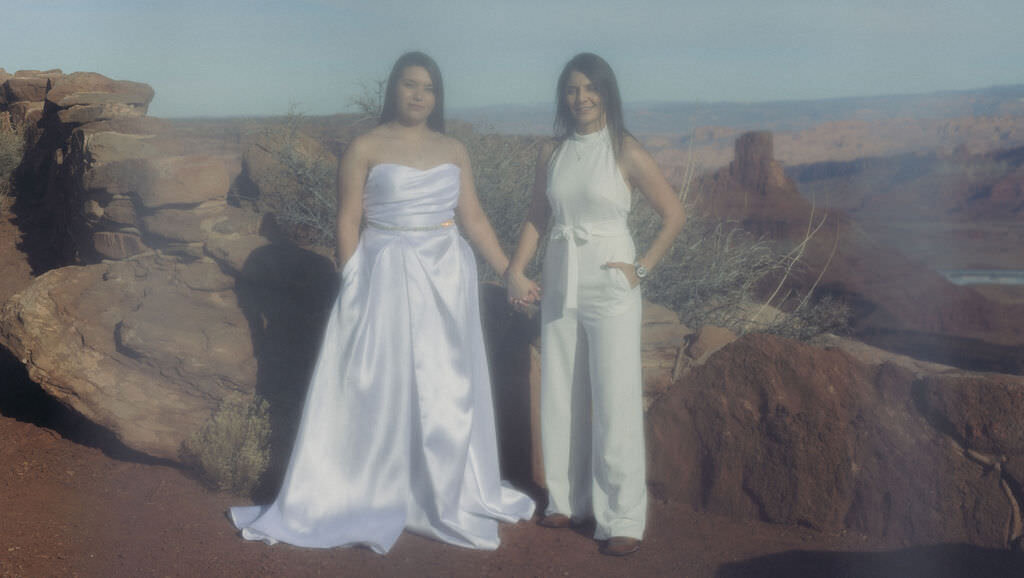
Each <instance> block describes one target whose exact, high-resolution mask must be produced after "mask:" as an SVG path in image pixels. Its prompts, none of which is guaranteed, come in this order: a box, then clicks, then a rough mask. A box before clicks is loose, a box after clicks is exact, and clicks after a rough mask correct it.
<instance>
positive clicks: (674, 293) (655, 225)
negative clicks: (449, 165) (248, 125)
mask: <svg viewBox="0 0 1024 578" xmlns="http://www.w3.org/2000/svg"><path fill="white" fill-rule="evenodd" d="M364 100H365V103H363V104H360V105H358V108H360V110H363V111H368V112H367V114H371V113H372V110H371V109H372V108H373V106H372V105H373V103H375V102H377V101H375V100H373V99H372V98H370V97H369V96H367V97H366V98H365V99H364ZM275 131H276V132H275V133H274V134H275V138H274V139H273V140H271V141H270V142H273V143H276V144H275V145H273V146H272V147H269V148H268V151H269V152H271V154H272V155H273V156H274V158H275V159H277V166H278V167H280V171H281V175H279V178H280V180H281V182H283V183H290V184H288V185H281V186H278V187H275V189H276V191H275V192H274V193H272V194H271V195H265V196H268V198H265V199H261V200H260V205H261V208H262V209H263V210H268V211H272V212H274V213H275V214H276V215H277V217H278V220H279V221H280V222H282V223H284V224H286V225H288V226H289V227H290V228H291V230H292V231H293V234H294V233H295V232H301V231H306V237H307V238H308V239H310V240H313V241H314V242H316V243H318V244H321V245H324V246H325V247H326V248H328V249H329V248H332V247H333V243H334V238H335V236H334V235H335V232H334V226H335V219H334V211H335V207H336V205H335V202H336V201H335V192H334V187H335V175H334V173H333V171H332V169H333V166H328V164H329V163H327V162H325V160H324V157H322V156H318V155H316V154H311V153H310V150H311V147H310V146H309V145H308V143H307V140H308V138H309V137H308V136H305V135H303V134H302V132H301V128H300V123H299V122H298V117H296V116H295V115H290V116H289V118H288V119H286V121H285V122H284V124H283V125H282V126H281V127H278V128H276V129H275ZM449 134H450V135H451V136H453V137H455V138H457V139H459V140H460V141H462V142H463V144H465V145H466V149H467V150H468V151H469V155H470V161H471V162H472V164H473V172H474V178H475V183H476V188H477V192H478V194H479V196H480V202H481V204H482V205H483V207H484V211H485V212H486V213H487V216H488V218H489V219H490V221H491V224H492V225H493V227H494V229H495V232H496V233H497V236H498V239H499V241H500V242H501V245H502V247H503V248H504V249H505V251H506V252H508V253H509V254H511V252H512V251H513V250H514V249H515V244H516V241H517V240H518V236H519V228H520V226H521V225H522V222H523V219H524V218H525V217H526V212H527V208H528V204H529V200H530V190H531V187H532V185H533V175H534V164H535V161H536V151H537V144H538V142H539V139H538V138H537V137H524V136H515V135H500V134H494V133H490V132H487V129H486V128H484V129H479V128H477V127H474V126H472V125H468V124H465V123H459V122H451V123H450V124H449ZM692 176H693V170H692V168H691V170H689V171H688V172H687V175H686V177H685V178H684V180H685V181H686V185H684V186H683V188H682V189H681V190H680V193H679V194H680V198H681V200H682V201H683V203H684V204H685V205H687V208H688V211H687V213H688V219H687V223H686V226H685V227H684V229H683V232H682V233H681V234H680V235H679V237H678V238H677V239H676V241H675V242H674V244H673V246H672V248H671V249H670V251H669V253H668V254H667V255H666V257H665V259H664V260H663V261H662V262H661V263H660V264H659V266H658V270H657V272H656V274H655V275H653V276H652V278H651V279H650V280H649V281H648V282H647V285H646V287H645V296H646V298H647V299H649V300H651V301H654V302H656V303H660V304H663V305H665V306H667V307H669V308H671V309H672V310H674V311H675V312H676V313H677V314H678V315H679V317H680V320H681V321H682V322H683V323H685V324H686V325H688V326H690V327H694V328H696V327H700V326H703V325H716V326H720V327H726V328H728V329H730V330H732V331H734V332H736V333H738V334H743V333H748V332H751V331H760V332H767V333H774V334H778V335H783V336H787V337H792V338H796V339H802V340H807V339H810V338H812V337H814V336H816V335H819V334H821V333H823V332H837V331H841V330H842V329H843V328H844V327H845V326H846V324H847V323H848V319H849V310H848V308H846V307H845V305H844V304H843V303H841V302H839V301H837V300H834V299H830V298H821V299H819V298H815V296H814V295H813V289H812V290H811V291H809V292H808V293H807V294H804V295H793V294H791V293H784V294H781V295H779V294H777V293H773V294H772V296H771V297H770V298H769V299H768V303H766V304H765V303H760V302H763V301H764V300H763V299H761V300H759V299H757V297H756V295H757V293H758V289H759V288H760V287H762V286H763V285H764V284H765V283H766V282H772V283H778V284H779V287H782V285H783V282H784V280H785V279H786V278H788V277H789V276H791V275H795V274H797V273H800V272H803V271H802V269H803V262H802V260H801V256H802V254H803V251H802V246H805V245H806V243H808V242H810V241H811V238H812V237H813V233H810V232H809V233H808V238H807V239H805V240H804V243H802V244H801V245H800V246H798V250H789V251H786V250H783V249H782V248H781V246H780V245H777V244H773V243H771V242H769V241H768V240H766V239H764V238H760V237H755V236H753V235H752V234H750V233H748V232H747V231H744V230H743V229H742V228H741V227H740V226H739V224H738V223H732V222H723V221H720V220H716V219H712V218H709V217H706V216H703V215H701V214H699V213H698V212H696V211H695V210H694V207H693V206H692V203H689V202H688V199H689V197H690V191H689V187H690V183H691V182H692ZM635 198H636V201H635V203H634V210H633V212H632V214H631V216H630V229H631V230H632V231H634V234H635V237H636V241H637V246H638V247H639V248H640V249H641V250H642V249H643V248H644V247H646V246H648V245H649V244H650V242H651V241H652V240H653V239H654V237H655V235H656V234H657V231H658V229H659V226H660V218H659V217H658V215H657V213H656V212H655V211H654V210H653V209H652V208H651V206H650V205H649V204H648V203H646V202H645V201H643V200H642V197H641V196H640V195H635ZM542 253H543V244H542V246H541V248H540V251H539V252H538V258H536V259H534V261H533V263H532V264H531V267H530V269H529V270H528V271H527V273H528V274H529V275H530V276H531V277H534V278H536V277H537V276H538V274H539V267H538V264H539V262H540V261H541V255H542ZM478 270H479V272H480V277H481V280H482V281H489V280H495V276H494V274H493V272H492V271H491V270H490V267H487V266H484V265H483V264H481V266H480V267H478ZM765 306H772V307H775V308H778V309H779V310H781V311H782V312H783V313H780V314H771V315H768V314H766V307H765Z"/></svg>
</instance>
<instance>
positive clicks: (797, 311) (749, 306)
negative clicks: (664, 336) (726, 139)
mask: <svg viewBox="0 0 1024 578" xmlns="http://www.w3.org/2000/svg"><path fill="white" fill-rule="evenodd" d="M691 177H692V171H688V173H687V175H686V177H684V184H683V186H682V187H681V189H680V192H679V198H680V200H681V202H682V203H683V205H684V206H685V208H686V213H687V221H686V226H685V227H683V230H682V232H681V233H680V234H679V236H678V237H677V238H676V240H675V242H674V243H673V244H672V247H671V248H670V249H669V251H668V253H667V254H666V255H665V257H664V258H663V259H662V261H661V263H659V264H658V269H657V272H656V273H655V274H654V275H652V276H651V278H650V279H649V280H648V281H647V283H646V285H645V287H644V296H645V297H646V298H647V299H649V300H650V301H653V302H655V303H659V304H662V305H664V306H666V307H668V308H670V309H672V310H673V311H675V312H676V314H677V315H679V320H680V321H681V322H682V323H684V324H685V325H687V326H689V327H692V328H698V327H701V326H704V325H715V326H718V327H725V328H727V329H729V330H731V331H733V332H734V333H736V334H738V335H742V334H744V333H750V332H762V333H772V334H776V335H781V336H784V337H789V338H792V339H799V340H803V341H807V340H810V339H812V338H813V337H816V336H818V335H820V334H822V333H825V332H842V331H843V330H845V328H846V327H847V326H848V324H849V319H850V310H849V308H848V307H847V306H846V304H845V303H843V302H841V301H839V300H837V299H834V298H831V297H827V296H826V297H822V298H814V296H813V291H814V289H813V287H812V289H811V290H809V291H808V292H807V293H806V294H804V295H794V294H792V293H788V292H787V293H785V294H782V295H779V293H780V291H779V290H780V289H781V288H782V287H783V286H784V285H785V282H786V280H787V279H788V278H789V277H790V276H792V275H796V274H800V273H806V271H805V264H804V263H803V261H802V259H801V257H802V255H803V248H804V247H805V246H806V244H807V243H810V242H811V241H812V239H813V233H814V232H816V229H814V228H809V232H808V236H807V238H805V239H804V240H803V242H802V243H800V244H798V245H797V247H796V248H793V249H790V250H788V251H786V250H784V249H783V248H782V246H781V245H779V244H776V243H772V242H770V241H768V240H767V239H765V238H763V237H756V236H754V235H752V234H751V233H749V232H748V231H745V230H743V228H742V227H741V226H740V225H739V223H734V222H729V221H722V220H719V219H713V218H710V217H707V216H705V215H703V214H701V213H700V212H699V211H698V210H696V208H695V206H694V205H693V204H692V203H690V202H689V199H690V198H692V195H693V193H694V192H693V191H691V190H690V187H691V184H692V180H691ZM822 222H823V221H822ZM819 226H820V225H819ZM659 227H660V219H659V217H658V215H657V213H656V212H655V211H654V209H653V208H652V207H651V206H650V204H648V203H647V202H646V201H644V200H643V199H642V197H641V196H640V195H635V200H634V209H633V212H632V213H631V214H630V230H632V231H633V232H634V236H635V238H636V242H637V247H638V250H640V251H642V250H643V248H644V247H647V246H648V245H649V244H650V243H651V242H652V241H653V240H654V238H655V236H656V235H657V233H658V230H659ZM766 283H768V284H770V285H771V286H773V287H776V289H777V290H776V291H774V292H772V294H771V295H770V296H769V297H768V299H767V300H765V299H759V298H757V294H758V293H759V289H760V288H762V287H763V286H764V285H765V284H766Z"/></svg>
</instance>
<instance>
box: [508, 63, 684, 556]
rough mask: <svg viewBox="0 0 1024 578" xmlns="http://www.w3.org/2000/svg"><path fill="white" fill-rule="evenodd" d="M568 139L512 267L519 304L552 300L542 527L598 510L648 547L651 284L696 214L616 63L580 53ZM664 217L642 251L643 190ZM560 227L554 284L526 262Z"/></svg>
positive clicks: (550, 266) (568, 102) (624, 545)
mask: <svg viewBox="0 0 1024 578" xmlns="http://www.w3.org/2000/svg"><path fill="white" fill-rule="evenodd" d="M555 133H556V134H555V139H553V140H551V141H548V142H545V143H543V144H542V146H541V149H540V152H539V154H538V157H537V168H536V175H535V181H534V188H533V197H532V201H531V205H530V212H529V215H528V217H527V220H526V222H525V223H524V224H523V228H522V231H521V233H520V237H519V245H518V247H517V249H516V253H515V256H514V257H513V259H512V263H511V264H510V265H509V268H508V270H507V272H506V281H507V283H508V292H509V301H510V302H511V303H512V304H513V305H514V306H517V307H521V306H523V305H525V304H527V303H531V302H534V301H536V300H537V299H540V300H541V317H542V320H541V323H542V325H541V327H542V328H541V342H542V354H541V438H542V440H541V441H542V450H543V454H544V472H545V483H546V486H547V490H548V506H547V509H546V511H545V515H544V516H543V517H542V518H541V520H540V524H541V525H542V526H547V527H552V528H565V527H568V526H569V525H570V524H572V523H582V522H584V521H588V520H589V519H591V518H593V520H594V521H595V523H596V531H595V534H594V538H595V539H596V540H599V541H602V542H603V544H602V548H601V551H602V552H604V553H606V554H612V555H625V554H630V553H632V552H635V551H636V550H637V549H638V548H639V545H640V540H641V539H642V537H643V532H644V526H645V523H646V513H647V512H646V511H647V486H646V474H645V461H646V460H645V454H644V428H643V406H642V397H641V396H642V383H641V372H640V323H641V300H640V291H639V289H638V286H639V284H640V282H641V280H642V279H643V278H644V277H646V276H647V275H648V273H649V271H651V270H652V269H654V267H655V265H656V264H657V263H658V261H659V260H660V259H661V258H662V257H663V256H664V254H665V252H666V251H667V250H668V248H669V247H670V246H671V244H672V241H673V240H674V239H675V237H676V235H678V234H679V231H680V229H681V228H682V226H683V222H684V220H685V217H684V213H683V209H682V206H681V205H680V203H679V201H678V199H677V197H676V196H675V194H674V193H673V191H672V189H671V187H670V186H669V184H668V183H667V182H666V181H665V178H664V176H663V175H662V173H661V171H660V170H659V169H658V167H657V165H656V164H655V162H654V159H653V158H651V156H650V155H649V154H648V153H647V152H646V151H645V150H644V149H643V147H642V146H641V145H640V143H639V142H638V141H637V140H636V139H635V138H633V136H632V135H630V134H629V133H628V132H627V131H626V130H625V127H624V126H623V122H622V105H621V100H620V97H619V90H618V85H617V83H616V80H615V74H614V73H613V72H612V70H611V67H609V66H608V64H607V63H606V62H605V61H604V60H603V59H601V58H600V57H599V56H596V55H594V54H589V53H584V54H579V55H577V56H576V57H574V58H573V59H572V60H570V61H569V63H568V64H566V66H565V68H564V69H563V71H562V74H561V76H560V77H559V80H558V109H557V114H556V118H555ZM634 187H635V188H637V189H639V190H640V192H641V193H642V194H643V195H644V196H645V197H646V198H647V200H648V201H649V202H650V203H651V205H652V206H653V207H654V208H655V210H656V211H657V212H658V214H659V215H660V216H661V218H662V225H661V229H660V231H659V233H658V235H657V237H656V238H655V240H654V241H653V242H652V244H651V246H650V247H648V249H647V252H646V253H644V254H643V255H642V256H641V257H639V258H636V250H635V248H634V244H633V240H632V238H631V236H630V233H629V229H628V228H627V223H626V220H627V217H628V215H629V209H630V205H631V189H632V188H634ZM545 230H548V231H549V232H548V234H549V240H548V247H547V254H546V256H545V259H544V276H543V283H544V291H543V296H541V291H540V287H539V286H537V285H536V284H535V283H534V282H532V281H531V280H529V279H528V278H526V277H525V275H524V273H523V271H524V269H525V268H526V265H527V264H528V263H529V261H530V260H531V259H532V258H533V256H534V254H535V253H536V251H537V245H538V241H539V238H540V235H541V233H542V232H543V231H545Z"/></svg>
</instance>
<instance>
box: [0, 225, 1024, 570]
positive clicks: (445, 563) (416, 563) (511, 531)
mask: <svg viewBox="0 0 1024 578" xmlns="http://www.w3.org/2000/svg"><path fill="white" fill-rule="evenodd" d="M19 238H20V237H19V232H18V230H17V228H16V227H15V226H14V225H12V224H11V223H10V218H9V217H8V216H3V218H0V303H2V302H3V301H4V300H6V299H7V298H8V297H9V296H10V295H11V294H13V293H14V292H16V291H17V290H19V289H20V288H21V287H24V286H26V285H27V284H28V283H29V282H31V273H30V269H29V267H28V265H27V264H26V259H25V256H24V255H23V254H22V253H21V252H20V251H19V250H18V249H17V248H16V243H17V241H18V239H19ZM245 503H247V501H246V500H243V499H240V498H237V497H234V496H231V495H228V494H224V493H216V492H213V491H210V490H207V489H206V488H204V487H203V486H202V485H201V484H200V483H198V482H197V481H195V480H194V479H193V478H191V477H189V476H188V475H187V473H185V472H183V471H181V470H179V469H177V468H176V467H174V466H172V465H169V464H163V463H158V462H154V461H153V460H151V459H148V458H146V457H145V456H141V455H139V454H135V453H133V452H131V451H130V450H127V449H125V448H123V446H120V445H119V444H117V443H116V442H115V441H113V439H112V436H111V435H110V434H109V432H105V431H103V430H101V429H99V428H96V427H95V426H92V425H91V424H88V423H87V422H85V421H84V420H83V419H82V418H80V417H79V416H77V415H75V414H73V413H72V412H70V411H68V410H65V409H64V408H63V407H61V406H59V405H58V404H56V403H54V402H52V401H51V400H50V399H49V398H48V397H47V396H46V395H45V394H43V393H42V392H41V390H40V389H39V388H38V386H36V385H35V384H32V383H31V382H30V381H28V379H27V377H26V376H25V374H24V371H23V370H22V369H21V366H20V364H18V362H17V360H14V359H13V358H12V357H11V356H10V355H9V354H7V353H6V351H4V350H2V349H0V576H4V577H14V576H321V575H324V576H625V575H629V576H686V577H689V576H693V577H702V576H719V577H723V578H729V577H740V576H744V577H746V576H901V577H905V576H1001V575H1007V576H1009V575H1013V576H1019V575H1024V566H1022V565H1020V558H1019V557H1018V555H1016V554H1011V553H1009V552H1001V551H986V550H982V549H980V548H974V547H970V546H962V545H950V546H937V547H930V548H917V549H904V550H898V551H889V552H882V551H881V547H882V544H881V542H880V541H878V540H874V539H869V538H867V537H864V536H857V535H852V534H846V535H826V534H822V533H819V532H816V531H814V530H811V529H807V528H792V527H783V526H777V525H771V524H764V523H756V522H739V521H735V520H731V519H726V518H722V517H719V516H715V515H710V514H706V513H701V512H697V511H695V510H693V509H692V508H689V507H685V506H680V505H668V504H661V503H657V502H654V503H652V504H651V515H650V523H649V528H648V532H647V538H646V540H645V541H644V543H643V547H642V549H641V550H640V552H638V553H636V554H634V555H632V556H630V557H627V558H622V559H615V558H609V557H606V556H602V555H600V554H599V553H598V551H597V544H596V543H595V542H594V541H593V540H591V539H590V538H589V537H588V536H587V535H585V534H584V533H582V532H578V531H574V530H549V529H545V528H541V527H539V526H537V525H536V524H534V523H532V522H524V523H520V524H516V525H505V526H503V528H502V530H501V535H502V541H503V543H502V546H501V548H500V549H498V550H497V551H495V552H479V551H471V550H465V549H461V548H457V547H454V546H448V545H444V544H440V543H437V542H434V541H431V540H428V539H425V538H421V537H418V536H414V535H409V534H406V535H403V536H402V538H401V539H400V540H399V541H398V543H397V544H396V545H395V547H394V549H393V550H392V551H391V552H390V553H389V554H387V555H385V556H380V555H377V554H374V553H372V552H370V551H369V550H366V549H363V548H347V549H331V550H309V549H301V548H295V547H291V546H287V545H276V546H272V547H271V546H266V545H264V544H262V543H252V542H246V541H244V540H242V539H241V538H240V537H239V536H238V535H237V532H236V531H235V530H234V528H233V527H232V526H231V524H230V523H229V521H228V520H227V518H226V517H225V511H226V510H227V508H228V507H229V506H232V505H239V504H245Z"/></svg>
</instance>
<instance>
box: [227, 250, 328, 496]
mask: <svg viewBox="0 0 1024 578" xmlns="http://www.w3.org/2000/svg"><path fill="white" fill-rule="evenodd" d="M337 290H338V277H337V273H336V272H335V268H334V264H333V263H332V262H331V260H330V259H328V258H326V257H324V256H322V255H318V254H316V253H314V252H312V251H307V250H305V249H302V248H300V247H297V246H295V245H294V244H291V243H288V242H286V241H281V242H274V243H271V244H269V245H265V246H263V247H260V248H258V249H256V250H254V251H253V252H252V253H251V254H250V255H249V257H248V258H247V259H246V261H245V264H244V266H243V269H242V271H241V275H239V278H238V280H237V283H236V285H235V291H236V293H237V295H238V303H239V306H240V307H241V309H242V312H243V313H244V315H245V317H246V319H247V320H248V322H249V327H250V330H251V332H252V342H253V352H254V354H255V357H256V360H257V363H258V370H257V381H256V393H257V394H258V395H259V396H261V397H263V398H264V399H266V400H267V401H268V402H269V404H270V426H271V441H270V444H271V448H270V451H271V461H270V466H269V467H268V469H267V472H266V473H265V474H264V475H263V479H262V480H261V481H260V484H259V486H258V487H257V488H256V490H255V491H254V493H253V499H254V500H256V501H257V502H264V501H269V500H272V499H273V498H274V496H275V495H277V491H278V489H279V488H280V485H281V482H282V479H283V476H284V472H285V468H286V467H287V465H288V458H289V455H290V453H291V447H292V443H293V442H294V441H295V433H296V430H297V428H298V423H299V419H300V417H301V414H302V406H303V403H304V401H305V398H306V390H307V388H308V386H309V378H310V374H311V373H312V370H313V364H314V363H315V362H316V358H317V354H318V353H319V351H320V342H321V339H322V337H323V330H324V326H325V323H326V321H327V314H328V312H329V310H330V307H331V304H332V303H333V299H334V297H335V295H336V293H337Z"/></svg>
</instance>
